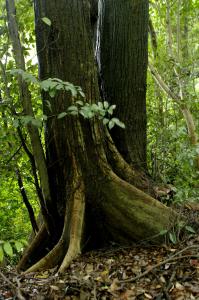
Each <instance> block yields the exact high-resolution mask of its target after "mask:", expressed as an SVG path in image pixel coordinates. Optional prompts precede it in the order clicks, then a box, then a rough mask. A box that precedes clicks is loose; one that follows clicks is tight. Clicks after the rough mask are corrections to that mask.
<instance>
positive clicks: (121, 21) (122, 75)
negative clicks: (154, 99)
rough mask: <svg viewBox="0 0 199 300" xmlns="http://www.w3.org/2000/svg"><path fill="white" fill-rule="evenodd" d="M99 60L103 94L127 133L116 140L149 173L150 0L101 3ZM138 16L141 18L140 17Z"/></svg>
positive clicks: (124, 153) (115, 134) (117, 130)
mask: <svg viewBox="0 0 199 300" xmlns="http://www.w3.org/2000/svg"><path fill="white" fill-rule="evenodd" d="M99 2H100V13H99V14H100V22H99V35H100V43H99V44H98V50H97V59H98V64H99V72H100V80H101V90H102V95H103V98H104V99H105V100H107V101H108V102H110V103H112V104H116V105H117V108H116V111H115V114H116V116H117V117H118V118H119V119H121V120H122V121H123V122H125V125H126V129H125V131H124V130H122V129H120V128H115V129H114V130H113V132H112V134H111V135H112V137H113V140H114V142H115V144H116V146H117V148H118V150H119V152H120V153H121V154H122V156H123V157H124V158H125V159H126V161H127V162H128V163H131V164H133V166H136V167H137V168H138V169H140V168H142V169H145V170H146V73H147V36H148V1H147V0H133V1H132V0H127V1H114V0H106V1H104V0H100V1H99ZM138 16H139V17H138Z"/></svg>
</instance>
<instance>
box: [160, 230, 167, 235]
mask: <svg viewBox="0 0 199 300" xmlns="http://www.w3.org/2000/svg"><path fill="white" fill-rule="evenodd" d="M167 232H168V230H166V229H163V230H161V231H160V233H159V234H160V235H165V234H167Z"/></svg>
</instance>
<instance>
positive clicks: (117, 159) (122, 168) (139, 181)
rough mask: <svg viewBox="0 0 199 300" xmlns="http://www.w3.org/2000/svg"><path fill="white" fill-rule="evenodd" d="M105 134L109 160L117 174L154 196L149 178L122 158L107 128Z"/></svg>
mask: <svg viewBox="0 0 199 300" xmlns="http://www.w3.org/2000/svg"><path fill="white" fill-rule="evenodd" d="M106 136H107V142H108V148H109V151H110V152H111V160H112V163H113V165H114V168H115V172H116V173H117V175H118V176H120V177H121V178H122V179H124V180H126V181H127V182H128V183H130V184H133V185H135V186H136V187H137V188H139V189H141V190H142V191H144V192H145V193H147V194H149V195H151V196H153V197H154V196H155V192H154V190H153V187H152V183H151V182H150V180H149V179H148V178H147V177H146V175H144V174H143V173H142V172H139V171H137V170H135V169H133V167H132V166H130V165H129V164H128V163H127V162H126V161H125V160H124V158H123V157H122V155H121V154H120V153H119V152H118V150H117V148H116V146H115V144H114V142H113V140H112V137H111V135H110V134H109V132H108V130H107V131H106Z"/></svg>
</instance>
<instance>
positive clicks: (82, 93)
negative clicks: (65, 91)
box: [79, 90, 86, 98]
mask: <svg viewBox="0 0 199 300" xmlns="http://www.w3.org/2000/svg"><path fill="white" fill-rule="evenodd" d="M79 94H80V95H81V96H82V98H85V97H86V96H85V94H84V92H82V90H79Z"/></svg>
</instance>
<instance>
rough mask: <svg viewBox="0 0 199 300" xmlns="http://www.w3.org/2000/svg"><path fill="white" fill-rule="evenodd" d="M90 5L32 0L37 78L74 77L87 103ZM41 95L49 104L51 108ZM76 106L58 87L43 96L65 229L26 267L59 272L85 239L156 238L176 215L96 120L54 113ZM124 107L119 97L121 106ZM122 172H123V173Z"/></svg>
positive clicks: (54, 193)
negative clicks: (146, 188)
mask: <svg viewBox="0 0 199 300" xmlns="http://www.w3.org/2000/svg"><path fill="white" fill-rule="evenodd" d="M127 2H128V1H127ZM119 3H120V2H119ZM121 3H122V2H121ZM128 3H129V2H128ZM135 3H138V2H136V1H135ZM88 4H89V2H88V1H83V0H82V1H79V0H74V1H71V0H60V1H59V3H57V1H56V0H51V1H50V2H49V1H47V0H35V21H36V38H37V52H38V58H39V70H40V79H46V78H48V77H51V78H53V77H57V78H60V79H62V80H64V81H69V82H72V83H73V84H75V85H78V86H81V87H82V89H83V91H84V93H85V95H86V101H87V102H89V103H96V102H97V101H99V99H100V97H99V88H98V78H97V69H96V65H95V59H94V51H93V42H92V37H93V36H92V30H91V20H90V6H89V5H88ZM124 6H125V7H126V4H124ZM66 8H67V9H66ZM63 12H64V13H63ZM43 17H47V18H49V19H50V20H51V26H48V25H47V24H45V23H44V22H43V21H42V18H43ZM146 30H147V29H146ZM143 51H146V48H145V50H143ZM143 72H144V74H145V67H143ZM140 76H141V75H140ZM142 76H143V78H144V77H145V75H142ZM142 76H141V77H142ZM135 89H136V91H137V87H135ZM144 89H145V86H144V87H143V90H144ZM46 100H48V101H50V104H51V111H50V110H49V109H48V107H47V105H46ZM132 101H133V100H132ZM73 103H74V99H73V97H71V95H70V94H69V93H67V92H63V91H62V92H59V93H58V94H57V95H56V96H55V97H54V98H50V97H49V96H48V95H47V94H43V107H44V113H45V114H46V115H47V116H48V121H47V123H46V128H45V130H46V131H45V138H46V153H47V163H48V175H49V182H50V189H51V197H52V199H53V203H54V210H55V211H56V212H57V214H58V215H59V217H58V218H57V219H56V220H54V221H55V222H57V224H58V227H59V228H62V234H60V239H59V241H58V242H57V244H56V245H55V246H54V247H53V248H52V250H51V251H49V253H48V254H47V255H46V256H44V257H43V258H41V260H39V261H38V262H37V263H36V264H34V265H33V266H31V267H30V268H29V269H28V270H27V271H28V272H31V271H36V270H40V269H45V268H51V267H54V266H56V265H61V266H60V269H59V271H60V272H64V270H65V268H66V267H67V266H68V265H69V264H70V262H71V260H72V259H73V258H75V257H76V256H77V255H78V254H79V253H80V251H81V250H82V247H83V246H84V247H85V245H86V243H87V245H86V247H85V248H87V249H88V247H89V246H90V247H91V246H92V247H96V246H102V245H103V243H104V244H105V243H107V242H110V241H115V242H120V243H125V244H129V243H131V242H132V241H133V240H140V239H154V240H156V241H157V242H158V241H160V240H162V238H163V237H162V235H161V231H162V230H164V229H168V230H169V228H170V227H172V226H173V224H174V223H175V217H176V215H175V213H174V212H173V211H172V210H171V209H169V208H167V207H165V206H164V205H163V204H161V203H160V202H158V201H156V200H155V199H153V198H152V197H151V196H149V195H147V194H146V193H144V192H143V191H141V190H139V189H137V188H136V187H134V186H133V185H132V183H133V182H135V181H136V174H137V173H136V172H134V170H133V169H132V168H131V167H130V166H129V165H128V164H127V162H126V161H125V160H124V159H123V158H122V156H121V154H120V153H119V152H118V150H117V147H116V146H115V145H114V144H113V143H112V140H111V138H110V136H109V134H108V133H107V132H106V129H105V127H104V126H102V124H101V123H100V122H99V121H98V120H97V119H96V118H93V119H92V120H89V121H88V120H84V119H83V118H82V117H81V116H75V117H73V116H70V117H68V116H67V117H65V118H62V119H58V118H56V116H57V115H58V114H59V113H61V112H63V111H66V109H67V107H68V106H69V105H71V104H73ZM142 103H143V102H142ZM124 104H125V103H122V104H119V102H118V106H119V105H122V106H123V105H124ZM127 105H128V104H127ZM140 105H141V104H140ZM144 110H145V108H144V109H143V111H144ZM141 114H142V113H141ZM135 143H136V141H135ZM143 147H145V146H144V145H143ZM111 153H112V156H114V157H112V158H110V156H111ZM111 162H114V169H117V174H116V173H115V172H114V171H113V168H112V165H111ZM125 167H126V168H125ZM125 170H126V173H127V174H122V173H125ZM119 174H120V175H121V177H122V178H120V177H119ZM137 181H139V180H137ZM88 241H89V242H88ZM99 241H100V242H99ZM33 254H34V253H33ZM64 257H65V258H64ZM21 266H23V267H27V264H26V263H25V262H24V264H22V265H21Z"/></svg>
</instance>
